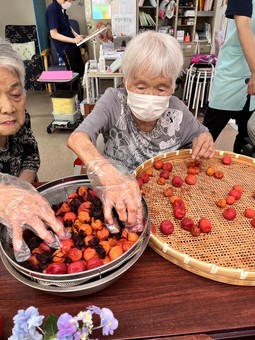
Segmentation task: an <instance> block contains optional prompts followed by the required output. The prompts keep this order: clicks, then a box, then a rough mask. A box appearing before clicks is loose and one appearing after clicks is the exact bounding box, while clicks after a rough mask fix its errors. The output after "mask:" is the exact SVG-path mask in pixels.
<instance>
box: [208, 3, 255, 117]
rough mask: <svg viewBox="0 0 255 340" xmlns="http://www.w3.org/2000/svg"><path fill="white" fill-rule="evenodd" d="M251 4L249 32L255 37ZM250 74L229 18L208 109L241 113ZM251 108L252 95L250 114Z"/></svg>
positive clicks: (254, 104) (252, 105)
mask: <svg viewBox="0 0 255 340" xmlns="http://www.w3.org/2000/svg"><path fill="white" fill-rule="evenodd" d="M252 4H253V16H252V31H253V34H254V36H255V0H253V1H252ZM254 39H255V38H254ZM254 58H255V56H254ZM250 75H251V72H250V69H249V66H248V64H247V61H246V59H245V56H244V54H243V50H242V47H241V45H240V42H239V38H238V34H237V28H236V24H235V20H234V19H230V20H229V22H228V28H227V34H226V38H225V42H224V44H223V46H222V47H221V49H220V52H219V56H218V60H217V64H216V69H215V75H214V80H213V83H212V89H211V95H210V103H209V105H210V107H212V108H214V109H218V110H229V111H240V110H242V109H243V107H244V105H245V102H246V99H247V84H246V83H245V80H246V79H247V78H249V77H250ZM254 109H255V96H251V100H250V111H253V110H254Z"/></svg>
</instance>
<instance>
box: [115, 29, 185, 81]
mask: <svg viewBox="0 0 255 340" xmlns="http://www.w3.org/2000/svg"><path fill="white" fill-rule="evenodd" d="M182 67H183V53H182V50H181V47H180V44H179V42H178V41H177V40H176V39H175V38H173V37H171V36H170V35H168V34H165V33H159V32H155V31H146V32H143V33H140V34H138V35H136V36H135V37H134V38H132V39H131V40H130V42H129V43H128V44H127V47H126V50H125V52H124V54H123V57H122V61H121V69H122V72H123V76H124V78H125V80H129V79H132V78H134V76H135V75H136V74H137V73H138V72H141V71H144V72H146V75H148V76H149V77H151V78H156V77H162V76H163V77H165V78H168V79H171V80H172V82H173V84H175V81H176V79H177V77H178V76H179V74H180V72H181V70H182Z"/></svg>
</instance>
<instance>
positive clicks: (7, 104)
mask: <svg viewBox="0 0 255 340" xmlns="http://www.w3.org/2000/svg"><path fill="white" fill-rule="evenodd" d="M0 72H1V78H0V172H2V173H8V174H10V175H13V176H17V177H19V178H20V179H22V180H25V181H27V182H30V183H32V182H35V179H36V174H37V171H38V170H39V167H40V156H39V151H38V147H37V142H36V140H35V137H34V135H33V132H32V130H31V122H30V116H29V114H28V113H27V112H26V110H25V102H26V93H25V89H24V77H25V69H24V64H23V61H22V60H21V59H20V57H19V56H18V54H17V53H16V52H15V51H14V50H13V49H12V46H11V44H10V43H9V42H8V41H7V40H5V39H3V38H1V40H0Z"/></svg>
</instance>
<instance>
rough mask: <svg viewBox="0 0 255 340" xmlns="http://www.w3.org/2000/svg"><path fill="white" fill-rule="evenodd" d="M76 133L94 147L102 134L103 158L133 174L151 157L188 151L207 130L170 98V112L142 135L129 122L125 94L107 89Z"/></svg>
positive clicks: (179, 102)
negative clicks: (89, 139)
mask: <svg viewBox="0 0 255 340" xmlns="http://www.w3.org/2000/svg"><path fill="white" fill-rule="evenodd" d="M75 131H82V132H86V133H87V134H88V135H89V136H90V138H91V140H92V142H93V143H94V144H96V140H97V137H98V135H99V133H102V134H103V136H104V142H105V149H104V153H105V155H106V156H108V157H110V158H112V159H116V160H119V161H122V162H123V163H125V165H126V166H127V167H128V169H129V170H130V172H132V171H134V170H135V169H136V167H137V166H138V165H140V164H141V163H143V162H144V161H146V160H147V159H149V158H151V157H153V156H156V155H158V154H161V153H165V152H168V151H175V150H179V149H181V148H188V147H190V146H191V142H192V140H193V139H194V138H195V137H197V136H198V135H199V134H200V133H202V132H206V131H208V129H207V128H206V127H205V126H203V125H202V124H201V123H199V122H198V120H197V119H195V117H194V116H193V114H192V113H191V112H190V111H189V110H188V108H187V106H185V105H184V103H183V102H182V101H181V100H180V99H178V98H177V97H174V96H172V97H171V99H170V101H169V109H167V110H166V111H165V112H164V114H163V115H162V116H161V117H160V118H159V120H158V122H157V125H156V126H155V128H154V129H153V130H152V131H150V132H144V131H141V130H140V129H138V127H137V126H136V124H135V123H134V121H133V119H132V115H131V111H130V108H129V106H128V105H127V93H126V90H125V89H115V88H108V89H107V90H106V91H105V93H104V95H103V96H102V97H101V98H100V99H99V101H98V102H97V105H96V106H95V108H94V109H93V111H92V112H91V113H90V114H89V115H88V116H87V117H86V119H84V121H83V122H82V123H81V124H80V125H79V126H78V128H77V129H76V130H75Z"/></svg>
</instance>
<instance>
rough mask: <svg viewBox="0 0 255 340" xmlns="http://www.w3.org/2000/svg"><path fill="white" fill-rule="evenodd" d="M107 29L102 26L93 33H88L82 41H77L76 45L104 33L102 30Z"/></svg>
mask: <svg viewBox="0 0 255 340" xmlns="http://www.w3.org/2000/svg"><path fill="white" fill-rule="evenodd" d="M105 30H106V27H101V28H99V29H97V30H95V31H94V32H93V33H91V34H89V35H87V36H86V37H85V38H84V39H83V40H82V41H80V42H79V43H77V44H76V45H77V46H80V45H82V44H84V43H85V42H86V41H88V40H91V39H93V38H95V37H96V36H97V35H98V34H100V33H102V32H103V31H105Z"/></svg>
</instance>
